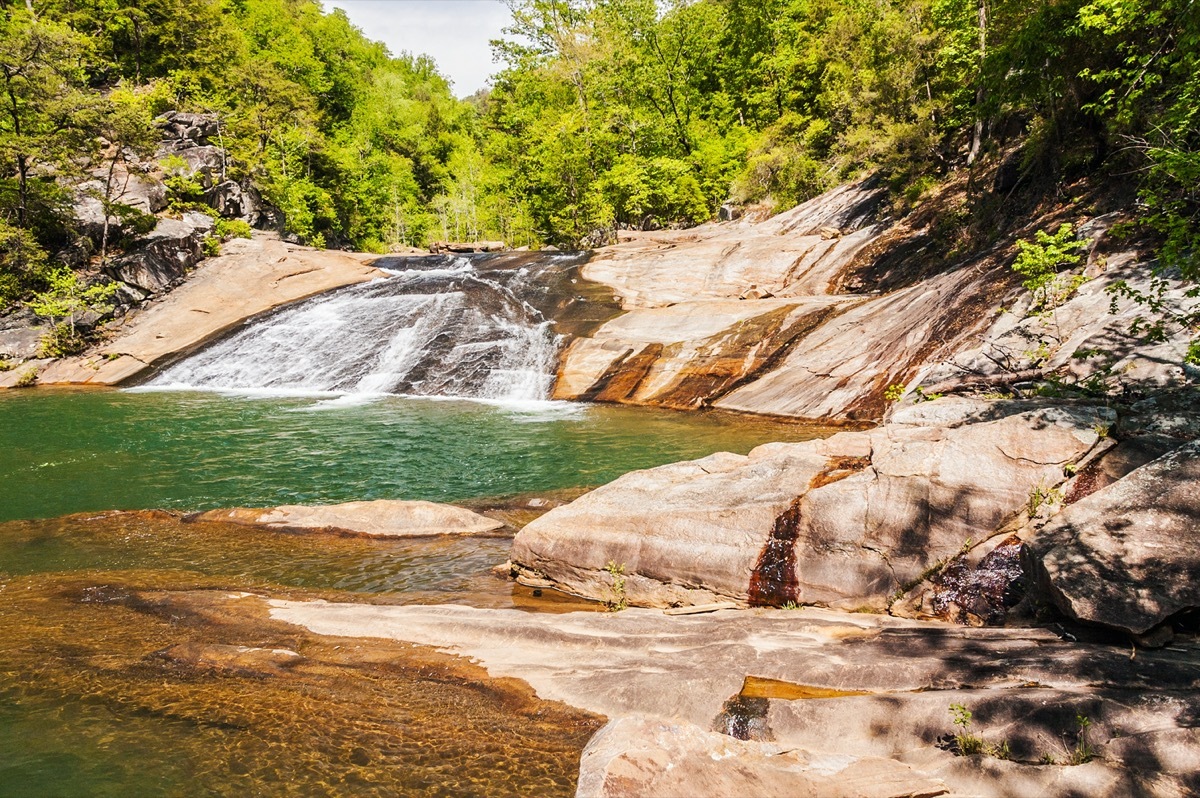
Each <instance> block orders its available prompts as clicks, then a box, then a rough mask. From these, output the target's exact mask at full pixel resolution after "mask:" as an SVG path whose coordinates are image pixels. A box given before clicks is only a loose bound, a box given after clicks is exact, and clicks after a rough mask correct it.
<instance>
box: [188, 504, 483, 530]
mask: <svg viewBox="0 0 1200 798" xmlns="http://www.w3.org/2000/svg"><path fill="white" fill-rule="evenodd" d="M187 520H188V521H220V522H224V523H233V524H245V525H247V526H262V527H266V528H268V529H275V530H281V531H289V532H339V533H343V534H353V535H364V536H367V537H380V538H399V537H426V536H430V535H477V534H481V533H484V532H492V531H494V530H496V529H499V528H500V527H502V526H504V523H503V522H501V521H496V520H494V519H492V518H487V517H485V516H482V515H479V514H478V513H473V512H471V511H470V510H464V509H463V508H461V507H455V506H453V505H450V504H435V503H434V502H423V501H392V500H387V499H381V500H379V501H367V502H347V503H345V504H332V505H325V506H303V505H284V506H281V507H274V508H267V509H254V508H246V507H235V508H233V509H231V510H210V511H208V512H205V513H199V514H197V515H193V516H189V517H188V518H187Z"/></svg>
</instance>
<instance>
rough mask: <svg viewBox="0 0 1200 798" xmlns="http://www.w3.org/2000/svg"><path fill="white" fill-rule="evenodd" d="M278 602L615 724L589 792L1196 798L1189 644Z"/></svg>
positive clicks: (784, 618) (892, 621) (804, 617)
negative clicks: (962, 719) (965, 734)
mask: <svg viewBox="0 0 1200 798" xmlns="http://www.w3.org/2000/svg"><path fill="white" fill-rule="evenodd" d="M269 603H270V605H271V607H272V609H271V616H272V618H273V619H275V620H279V621H286V622H289V623H294V624H299V625H301V626H304V627H306V628H307V629H309V630H311V631H313V632H315V633H317V634H321V635H335V636H367V637H382V638H387V639H394V640H399V641H405V642H409V643H415V644H419V645H429V646H434V647H437V648H439V649H442V650H445V651H448V652H450V653H454V654H458V655H461V656H464V657H469V658H471V659H473V660H474V661H476V662H478V663H479V664H481V665H482V666H483V667H484V668H486V669H487V671H488V672H489V674H490V675H491V676H492V677H514V678H519V679H522V680H524V681H526V682H528V683H529V684H530V685H531V686H532V687H533V688H534V690H535V691H536V692H537V695H538V696H539V697H540V698H542V699H548V700H559V701H563V702H565V703H567V704H570V705H572V706H575V707H580V708H584V709H588V710H590V711H592V712H596V713H599V714H603V715H605V716H607V717H608V718H609V719H610V721H611V722H610V724H609V726H608V727H606V729H604V730H603V731H602V732H600V733H598V734H597V736H596V737H595V738H594V740H593V744H592V745H591V746H590V747H589V748H588V749H587V752H586V753H585V754H584V757H583V761H582V763H581V772H580V781H579V793H578V794H579V795H586V796H595V795H602V796H626V795H688V796H697V798H699V797H701V796H713V797H714V798H716V796H728V795H736V794H746V795H788V796H792V795H821V796H824V795H893V794H898V795H904V794H913V793H911V792H910V793H904V792H901V791H899V789H898V786H897V782H896V780H897V779H900V778H904V779H907V781H908V784H909V785H910V790H916V789H917V788H918V787H920V789H921V790H922V791H926V790H928V791H930V792H917V793H916V794H940V791H942V790H944V791H945V792H947V793H948V794H952V795H972V796H1013V795H1044V796H1073V795H1094V796H1113V797H1114V798H1116V796H1124V795H1133V794H1140V795H1152V796H1178V797H1180V798H1181V797H1182V796H1184V795H1188V794H1190V793H1194V791H1195V790H1197V789H1200V777H1198V776H1197V773H1200V770H1197V769H1196V768H1195V767H1194V766H1193V765H1194V763H1195V762H1196V761H1197V757H1198V756H1200V733H1197V731H1196V729H1194V728H1192V726H1193V725H1194V721H1193V720H1192V719H1193V718H1194V717H1195V715H1196V713H1197V712H1198V711H1200V699H1197V695H1198V694H1197V692H1196V688H1197V687H1200V680H1198V677H1197V673H1198V672H1197V670H1196V668H1195V665H1194V662H1195V656H1196V653H1195V651H1194V647H1193V648H1188V649H1187V650H1186V652H1185V653H1183V654H1180V653H1178V652H1170V651H1147V650H1139V651H1138V652H1137V656H1136V657H1132V658H1131V657H1130V656H1129V650H1128V648H1125V647H1121V646H1115V647H1114V646H1106V645H1098V644H1089V643H1071V642H1067V641H1064V640H1061V639H1059V638H1058V637H1057V636H1056V635H1054V634H1053V633H1051V632H1049V631H1047V630H1042V629H970V628H961V627H947V626H945V625H943V624H935V623H919V622H914V621H906V620H902V619H897V618H889V617H886V616H877V615H864V614H849V613H838V612H832V611H828V610H819V609H812V608H803V609H799V610H791V611H780V610H755V611H724V612H717V613H713V614H709V615H696V616H688V617H672V616H667V615H665V614H663V613H661V612H657V611H654V610H643V609H630V610H626V611H623V612H619V613H582V612H574V613H568V614H562V615H557V614H549V613H525V612H521V611H517V610H485V609H475V608H471V607H463V606H407V607H397V606H371V605H363V604H326V603H323V602H307V603H306V602H300V601H282V600H273V601H270V602H269ZM952 704H962V705H964V706H965V707H966V708H967V709H968V710H969V711H971V712H972V713H973V715H974V719H973V724H972V727H971V733H972V734H975V735H978V736H979V737H980V738H981V739H982V740H984V741H985V743H987V744H988V745H991V746H998V745H1000V744H1001V743H1008V755H1009V757H1010V758H1009V760H1001V759H997V758H995V757H988V756H983V755H976V756H957V755H955V753H954V751H953V740H952V737H951V735H952V734H953V733H954V732H956V731H958V729H957V728H956V727H955V726H954V725H953V723H952V716H951V713H950V706H951V705H952ZM1079 716H1085V717H1086V718H1088V720H1089V723H1090V725H1089V727H1088V728H1087V731H1086V734H1085V737H1084V742H1085V743H1086V744H1087V745H1088V746H1089V748H1090V751H1091V754H1092V755H1093V756H1094V757H1095V759H1094V761H1090V762H1087V763H1086V764H1071V763H1072V762H1073V761H1079V760H1081V759H1083V757H1079V758H1078V759H1073V757H1075V754H1074V751H1075V750H1076V746H1077V745H1078V733H1079V725H1078V721H1077V718H1078V717H1079ZM718 733H719V734H718ZM787 752H792V753H791V754H788V753H787ZM1048 761H1053V762H1054V763H1055V764H1052V765H1051V764H1046V762H1048ZM1166 763H1171V765H1172V766H1170V767H1168V766H1167V765H1166ZM864 770H869V771H871V772H873V773H875V774H877V779H876V781H875V782H865V781H864V780H863V779H862V775H863V772H864ZM789 774H790V775H789ZM827 779H828V780H827ZM814 785H819V789H811V788H812V787H813V786H814ZM876 788H878V790H879V792H871V791H870V790H872V789H876ZM893 789H895V790H896V791H895V792H892V791H891V790H893ZM676 790H678V791H676ZM935 791H936V792H935Z"/></svg>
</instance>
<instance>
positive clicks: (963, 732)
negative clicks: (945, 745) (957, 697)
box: [950, 704, 988, 756]
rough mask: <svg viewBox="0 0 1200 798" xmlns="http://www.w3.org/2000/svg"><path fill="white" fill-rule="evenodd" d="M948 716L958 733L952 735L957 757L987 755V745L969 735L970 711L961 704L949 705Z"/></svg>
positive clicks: (974, 736)
mask: <svg viewBox="0 0 1200 798" xmlns="http://www.w3.org/2000/svg"><path fill="white" fill-rule="evenodd" d="M950 716H951V718H952V719H953V721H954V725H955V726H957V727H958V731H957V732H956V733H955V735H954V747H955V750H956V752H957V753H958V755H959V756H973V755H975V754H983V753H987V749H988V745H987V743H985V742H984V741H983V738H982V737H979V736H977V735H974V734H972V733H971V718H972V715H971V710H969V709H967V708H966V707H965V706H964V705H962V704H951V705H950Z"/></svg>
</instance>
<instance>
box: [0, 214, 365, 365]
mask: <svg viewBox="0 0 1200 798" xmlns="http://www.w3.org/2000/svg"><path fill="white" fill-rule="evenodd" d="M223 253H224V254H222V255H221V256H220V257H217V258H208V259H206V260H204V261H203V262H202V263H201V264H200V265H199V266H198V267H197V268H196V269H195V270H194V271H192V272H190V273H189V274H188V275H187V277H186V279H185V280H184V281H183V283H182V284H181V285H180V286H179V287H177V288H175V289H174V290H173V291H171V292H170V293H168V294H166V295H165V296H162V297H161V298H158V299H154V300H151V301H150V302H148V303H147V304H146V305H145V306H144V307H143V308H142V309H140V310H137V311H135V312H132V313H129V314H126V315H125V317H124V318H123V319H121V320H120V321H119V322H118V324H117V326H116V327H115V329H113V330H112V334H111V337H110V338H109V340H107V341H104V342H102V343H101V344H99V345H97V346H96V347H94V348H93V349H92V350H91V351H89V352H87V353H85V354H84V355H82V356H80V357H73V358H65V359H62V360H56V361H47V360H34V361H31V362H30V363H29V364H28V365H27V366H25V367H22V368H21V369H13V370H11V371H7V372H0V388H7V387H11V386H12V384H13V383H15V382H16V380H17V379H18V378H19V374H22V373H24V371H25V369H27V368H37V369H39V383H40V384H42V385H53V384H84V383H86V384H89V385H116V384H119V383H123V382H126V381H129V380H132V379H135V378H137V377H139V376H145V375H147V374H148V373H150V372H151V371H152V370H153V369H154V368H155V367H157V366H160V365H163V364H165V363H168V362H170V361H171V360H172V359H173V358H175V357H178V356H182V355H185V354H188V353H190V352H192V351H195V350H196V349H197V348H199V347H200V346H202V345H203V344H205V343H207V342H209V341H211V340H213V339H215V338H217V337H219V336H221V335H222V334H224V333H226V332H229V331H230V330H232V329H234V328H236V327H238V326H240V325H241V324H243V323H244V322H246V321H247V320H248V319H251V318H253V317H254V316H257V315H258V314H260V313H265V312H267V311H270V310H272V309H274V308H277V307H279V306H281V305H285V304H288V303H291V302H296V301H298V300H301V299H306V298H308V297H310V296H313V295H315V294H320V293H323V292H325V291H329V290H332V289H334V288H340V287H342V286H345V285H352V284H355V283H362V282H366V281H368V280H375V279H379V278H381V277H384V276H385V275H384V273H383V272H380V271H379V270H377V269H375V268H373V267H372V266H370V265H369V264H370V262H371V261H372V260H374V257H375V256H369V255H358V254H355V253H347V252H337V251H333V250H328V251H327V250H317V249H311V248H308V247H300V246H293V245H290V244H285V243H283V242H282V241H279V240H277V239H274V238H271V237H269V236H265V235H262V234H260V236H259V237H257V238H255V239H252V240H248V239H235V240H233V241H230V242H228V243H227V244H226V245H225V247H224V250H223Z"/></svg>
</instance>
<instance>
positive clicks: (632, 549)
mask: <svg viewBox="0 0 1200 798" xmlns="http://www.w3.org/2000/svg"><path fill="white" fill-rule="evenodd" d="M943 401H945V402H946V409H945V410H944V411H939V412H935V411H933V410H926V411H923V412H924V413H925V414H928V415H930V416H931V417H938V418H944V417H945V416H947V415H948V414H956V415H957V416H958V417H960V418H963V419H968V418H972V417H986V416H987V415H988V414H989V413H990V412H991V411H990V408H989V403H986V402H971V401H966V400H957V401H953V400H952V401H946V400H943ZM933 404H934V405H936V404H938V403H933ZM1007 410H1008V412H1009V413H1010V414H1009V415H1002V416H1001V417H1000V418H998V419H995V420H991V421H981V422H979V423H962V424H961V426H955V427H951V428H944V427H941V426H928V425H926V422H927V419H925V418H923V417H922V416H921V415H920V414H918V413H916V412H914V413H913V414H911V415H910V420H912V421H914V422H917V423H912V424H900V423H894V424H890V425H888V426H885V427H882V428H879V429H876V430H872V431H869V432H847V433H840V434H838V435H835V436H833V437H832V438H829V439H827V440H823V441H808V442H804V443H794V444H786V443H775V444H767V445H765V446H760V447H758V448H757V449H755V450H754V451H752V452H751V453H750V454H749V455H748V456H745V457H743V456H740V455H734V454H728V453H722V454H716V455H712V456H710V457H707V458H704V459H702V460H696V461H692V462H686V463H675V464H672V465H667V466H662V467H660V468H655V469H650V470H648V471H638V472H633V473H631V474H627V475H625V476H623V477H621V478H620V479H618V480H616V481H615V482H613V483H610V484H609V485H605V486H603V487H601V488H598V489H596V490H594V491H592V492H591V493H588V494H586V495H584V496H583V497H581V498H579V499H577V500H575V501H574V502H572V503H571V504H568V505H567V506H565V507H561V508H556V509H554V510H551V511H550V512H549V513H547V514H546V515H544V516H542V517H541V518H539V519H537V520H535V521H533V522H531V523H530V524H529V525H528V526H526V527H525V528H524V529H522V530H521V532H519V533H518V534H517V537H516V538H515V540H514V541H513V548H512V555H511V559H512V561H513V562H514V563H515V564H516V565H517V566H519V567H520V568H522V569H524V570H526V571H527V572H529V573H531V574H533V575H535V576H538V577H542V578H549V579H552V580H554V581H555V582H557V583H558V584H559V585H560V586H561V587H562V588H563V589H564V590H567V591H568V592H573V593H578V594H579V595H583V596H588V597H591V598H595V599H598V600H602V601H614V600H616V597H615V596H614V580H613V577H612V574H611V565H610V564H616V565H618V566H623V567H624V574H623V579H624V582H623V584H622V586H621V590H622V592H623V594H624V595H623V597H624V598H625V599H626V600H627V601H628V602H630V603H634V604H643V605H648V606H669V605H672V604H703V603H708V602H712V601H716V600H719V599H725V598H729V599H735V600H739V601H748V602H751V603H755V604H765V605H774V606H779V605H782V604H785V603H788V602H795V603H819V604H828V605H830V606H839V607H846V608H855V607H859V606H863V605H870V606H874V605H876V604H877V605H878V606H882V605H883V602H884V601H885V600H886V598H887V597H888V596H890V595H892V594H893V593H894V592H895V591H896V590H897V589H898V588H900V587H902V586H905V585H908V584H909V583H912V582H914V581H919V579H920V578H921V577H922V575H924V574H925V573H926V572H927V570H928V569H929V568H930V566H931V565H933V564H935V563H939V562H941V561H944V560H946V559H948V558H950V557H952V556H954V555H956V554H958V553H959V552H960V551H961V550H962V549H963V546H964V544H965V543H967V542H968V541H970V542H971V544H972V545H975V544H979V543H981V542H982V541H985V540H987V539H989V538H991V537H992V536H993V535H994V534H996V533H997V531H998V530H999V529H1000V528H1001V527H1002V526H1003V525H1004V524H1005V523H1006V522H1008V521H1009V520H1010V519H1012V518H1014V517H1016V516H1017V515H1018V514H1019V513H1021V512H1022V511H1023V510H1024V509H1025V508H1026V506H1027V504H1028V502H1029V497H1030V495H1031V493H1032V492H1033V491H1034V489H1035V488H1037V489H1040V490H1048V489H1049V488H1052V487H1053V486H1055V485H1057V484H1059V483H1061V482H1062V481H1063V479H1064V478H1065V477H1064V466H1065V465H1067V464H1069V463H1074V462H1078V461H1079V460H1080V459H1082V458H1084V457H1085V456H1086V455H1087V454H1088V452H1089V451H1090V450H1091V449H1092V448H1093V447H1094V446H1095V445H1096V444H1097V443H1098V442H1099V440H1100V438H1099V436H1098V434H1097V433H1096V432H1095V430H1094V427H1095V426H1097V425H1098V424H1100V423H1103V422H1104V421H1105V420H1107V422H1108V423H1111V421H1112V419H1113V418H1114V415H1113V414H1112V412H1111V411H1109V410H1106V409H1099V408H1071V409H1066V408H1053V407H1035V408H1033V409H1026V410H1024V412H1016V411H1017V410H1019V408H1018V407H1012V406H1011V405H1009V406H1008V407H1007Z"/></svg>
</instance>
